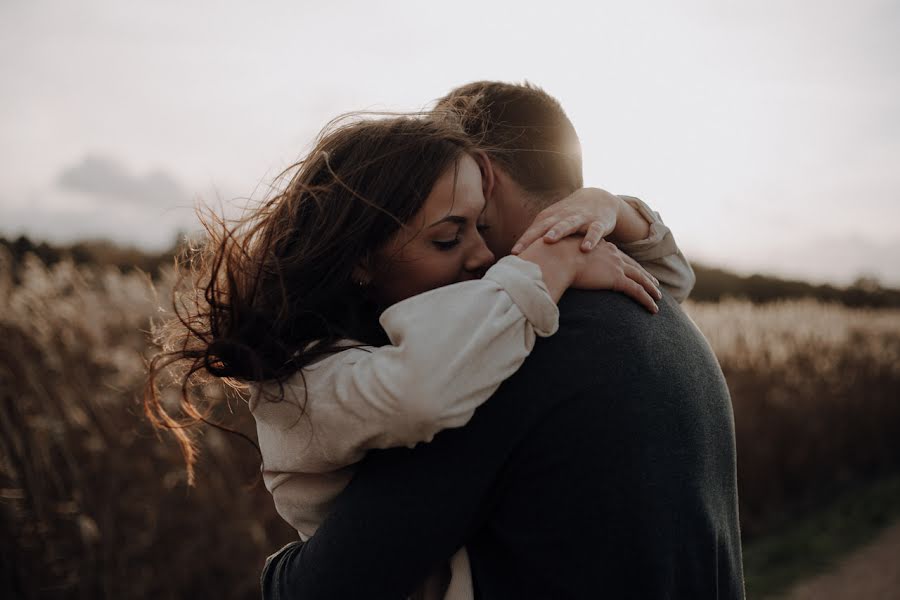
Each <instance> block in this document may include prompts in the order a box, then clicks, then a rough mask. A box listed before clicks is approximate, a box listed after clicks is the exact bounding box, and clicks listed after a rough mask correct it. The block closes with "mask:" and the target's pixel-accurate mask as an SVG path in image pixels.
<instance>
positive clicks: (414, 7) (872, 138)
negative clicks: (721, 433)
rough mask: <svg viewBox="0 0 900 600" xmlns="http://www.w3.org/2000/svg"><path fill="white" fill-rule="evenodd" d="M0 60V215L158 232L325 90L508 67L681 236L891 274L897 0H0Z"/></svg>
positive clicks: (304, 133)
mask: <svg viewBox="0 0 900 600" xmlns="http://www.w3.org/2000/svg"><path fill="white" fill-rule="evenodd" d="M232 4H233V6H231V5H232ZM0 75H2V79H0V81H2V83H0V85H2V90H0V91H2V93H0V131H2V137H0V164H2V178H0V235H7V236H9V235H17V234H19V233H27V234H29V235H32V236H34V237H36V238H49V239H53V240H73V239H79V238H86V237H109V238H112V239H114V240H116V241H120V242H126V243H133V244H137V245H141V246H144V247H154V248H158V247H162V246H166V245H168V244H169V243H170V242H171V241H172V239H173V236H174V235H175V231H177V230H178V229H192V228H194V227H195V223H196V221H195V217H194V216H193V212H192V204H193V203H194V202H195V201H202V202H218V201H225V202H231V203H232V204H233V203H234V199H235V198H240V197H246V196H253V197H260V196H262V195H264V194H265V192H266V184H267V183H270V182H271V181H272V178H273V176H274V175H275V174H276V173H277V172H278V171H279V170H280V169H281V168H283V167H285V166H286V165H288V164H290V163H291V162H293V161H295V160H296V159H298V158H300V157H301V156H302V154H303V151H304V150H305V149H306V148H307V145H308V144H309V142H310V141H311V139H312V137H313V136H314V135H315V134H316V132H317V131H318V130H319V129H320V128H321V127H322V126H323V125H324V124H325V123H326V122H327V121H328V120H329V119H330V118H332V117H334V116H336V115H337V114H339V113H341V112H344V111H349V110H357V109H392V110H396V109H399V110H414V109H420V108H423V107H425V106H427V105H428V103H429V102H431V101H432V100H434V99H435V98H437V97H439V96H441V95H442V94H444V93H445V92H447V91H448V90H449V89H451V88H452V87H454V86H456V85H459V84H462V83H466V82H469V81H472V80H477V79H499V80H505V81H522V80H524V79H527V80H529V81H531V82H533V83H536V84H538V85H540V86H542V87H543V88H544V89H546V90H547V91H548V92H550V93H551V94H553V95H554V96H556V97H557V98H558V99H559V100H560V101H561V102H562V104H563V106H564V108H565V109H566V110H567V112H568V114H569V116H570V117H571V119H572V121H573V122H574V124H575V127H576V128H577V130H578V132H579V134H580V136H581V139H582V145H583V149H584V155H585V180H586V182H587V183H588V184H589V185H594V186H598V187H603V188H606V189H609V190H610V191H613V192H617V193H623V194H631V195H636V196H639V197H641V198H643V199H644V200H646V201H647V202H648V203H649V204H650V205H651V206H653V207H654V208H656V209H657V210H658V211H659V212H660V213H661V214H662V216H663V218H664V220H665V221H666V222H667V223H668V224H669V225H670V226H671V227H672V229H673V230H674V232H675V235H676V239H678V241H679V243H680V245H681V246H682V247H683V248H684V249H685V251H686V253H687V254H688V256H689V258H692V259H694V260H697V261H700V262H705V263H707V264H713V265H718V266H724V267H728V268H733V269H737V270H740V271H743V272H749V271H763V272H772V273H780V274H785V275H792V276H801V277H806V278H809V279H812V280H831V281H837V282H847V281H851V280H852V279H853V278H854V277H856V276H857V275H859V274H862V273H866V274H872V275H876V276H878V277H880V278H881V279H882V280H883V281H885V282H889V283H892V284H895V285H898V284H900V2H897V1H896V0H893V1H887V0H854V1H853V2H849V1H846V0H837V1H836V0H790V1H787V0H762V1H759V0H755V1H752V2H750V1H747V2H723V1H721V0H709V1H680V2H677V3H676V2H666V1H663V0H659V1H656V2H642V1H640V0H637V1H632V2H611V1H610V2H607V1H597V2H565V1H560V0H554V1H553V2H542V3H540V4H537V3H527V2H514V3H508V4H504V3H500V2H483V1H473V2H468V1H458V0H457V1H453V2H444V3H440V2H435V3H424V2H413V1H408V2H393V3H391V2H383V3H379V2H371V1H360V2H353V1H344V2H342V1H337V0H336V1H329V2H324V1H323V2H319V3H316V4H311V3H306V2H302V1H297V0H294V1H291V2H253V3H250V2H242V3H237V2H235V3H227V2H221V1H218V2H212V1H197V0H194V1H192V2H175V1H173V0H156V1H154V2H149V1H146V2H126V1H122V0H119V1H100V0H80V1H79V2H72V3H70V2H46V1H43V0H3V2H0Z"/></svg>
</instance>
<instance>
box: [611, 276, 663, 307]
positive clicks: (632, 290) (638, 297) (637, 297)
mask: <svg viewBox="0 0 900 600" xmlns="http://www.w3.org/2000/svg"><path fill="white" fill-rule="evenodd" d="M623 279H624V281H623V282H622V284H621V288H620V290H619V291H621V292H622V293H624V294H625V295H626V296H629V297H631V298H632V299H633V300H634V301H635V302H637V303H638V304H640V305H642V306H643V307H644V308H646V309H647V310H648V311H650V312H651V313H653V314H656V313H658V312H659V307H658V306H657V305H656V302H654V301H653V298H651V297H650V294H648V293H647V290H646V289H644V286H642V285H641V284H640V283H638V282H637V281H635V280H634V279H630V278H628V277H623Z"/></svg>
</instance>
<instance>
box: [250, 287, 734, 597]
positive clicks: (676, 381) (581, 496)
mask: <svg viewBox="0 0 900 600" xmlns="http://www.w3.org/2000/svg"><path fill="white" fill-rule="evenodd" d="M447 326H448V327H452V326H453V324H452V323H447ZM423 376H427V374H423ZM462 545H466V547H467V549H468V551H469V556H470V561H471V565H472V572H473V577H474V583H475V592H476V597H477V598H484V599H495V598H598V597H605V598H692V599H700V598H724V599H730V598H743V575H742V568H741V546H740V532H739V528H738V514H737V487H736V477H735V447H734V424H733V417H732V411H731V403H730V399H729V395H728V389H727V387H726V385H725V380H724V378H723V376H722V372H721V370H720V369H719V366H718V363H717V362H716V359H715V356H714V355H713V353H712V351H711V350H710V348H709V345H708V344H707V342H706V340H705V339H704V338H703V336H702V335H701V334H700V332H699V331H698V330H697V328H696V327H695V326H694V324H693V323H692V322H691V321H690V319H689V318H688V317H687V316H686V315H685V314H684V312H683V311H682V310H681V307H680V306H679V305H678V304H677V303H676V302H675V301H674V300H672V299H671V297H669V296H668V295H666V296H665V298H664V299H663V300H662V301H661V302H660V312H659V314H657V315H653V316H651V315H650V314H649V313H647V312H646V311H645V310H644V309H642V308H640V307H639V306H638V305H637V304H636V303H634V302H633V301H632V300H630V299H628V298H626V297H624V296H623V295H621V294H616V293H612V292H580V291H570V292H568V293H567V294H566V295H565V297H564V298H563V300H562V301H561V302H560V329H559V332H558V333H557V334H556V335H554V336H553V337H551V338H546V339H541V340H539V341H538V342H537V345H536V346H535V350H534V352H533V353H532V355H531V357H529V358H528V360H527V361H526V362H525V364H524V366H523V367H522V368H521V369H520V370H519V372H518V373H517V374H516V375H514V376H513V377H512V378H510V379H509V380H508V381H507V382H505V383H504V384H503V386H501V388H500V389H499V390H498V392H497V393H496V394H495V395H494V396H493V397H492V398H491V399H490V400H488V401H487V403H486V404H485V405H484V406H482V407H481V408H479V409H478V411H477V412H476V414H475V416H474V417H473V419H472V420H471V421H470V422H469V424H468V425H466V426H465V427H463V428H461V429H454V430H448V431H445V432H442V433H441V434H439V435H438V436H437V437H436V438H435V439H434V441H433V442H432V443H430V444H425V445H420V446H418V447H417V448H415V449H414V450H408V449H393V450H385V451H378V452H372V453H371V454H370V455H369V456H368V457H367V458H366V459H365V460H364V461H363V462H362V463H361V464H360V466H359V469H358V471H357V473H356V475H355V476H354V479H353V481H352V482H351V484H350V485H349V486H348V488H347V489H346V490H345V491H344V492H343V493H342V494H341V496H340V497H339V498H338V500H337V501H336V503H335V506H334V508H333V510H332V512H331V514H330V515H329V517H328V518H327V519H326V520H325V522H324V523H323V525H322V526H321V527H320V528H319V530H318V532H317V533H316V535H315V536H313V538H312V539H311V540H310V541H309V542H307V543H306V544H302V545H296V546H292V547H289V548H287V549H285V550H284V551H283V552H281V553H280V554H279V555H278V556H276V557H275V559H273V561H272V562H271V563H270V565H269V567H268V568H267V570H266V572H265V573H264V576H263V594H264V596H265V597H269V598H294V597H296V598H362V597H365V598H391V599H399V598H403V597H405V596H406V595H407V594H408V593H410V592H411V591H412V590H413V589H414V588H415V587H416V586H417V585H418V584H419V583H420V582H421V581H422V580H423V579H424V578H425V576H426V575H427V574H428V573H429V572H430V570H431V569H432V568H433V567H434V566H435V565H438V564H440V563H441V562H442V561H444V560H446V559H447V558H449V557H450V555H451V554H453V552H455V551H456V550H457V549H458V548H459V547H461V546H462Z"/></svg>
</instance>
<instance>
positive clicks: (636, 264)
mask: <svg viewBox="0 0 900 600" xmlns="http://www.w3.org/2000/svg"><path fill="white" fill-rule="evenodd" d="M622 260H624V261H625V262H626V263H628V264H629V265H631V266H633V267H637V268H638V269H641V270H642V271H644V273H646V274H647V276H648V277H649V278H650V279H651V281H653V283H655V284H656V287H657V289H659V279H657V278H656V277H654V276H653V273H651V272H650V271H648V270H647V269H645V268H644V265H642V264H641V263H639V262H638V261H636V260H634V259H633V258H631V257H630V256H628V255H627V254H625V253H624V252H622Z"/></svg>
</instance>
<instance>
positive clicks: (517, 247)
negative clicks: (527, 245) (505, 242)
mask: <svg viewBox="0 0 900 600" xmlns="http://www.w3.org/2000/svg"><path fill="white" fill-rule="evenodd" d="M521 251H522V244H516V245H515V246H513V249H512V250H511V251H510V253H512V254H518V253H519V252H521Z"/></svg>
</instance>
